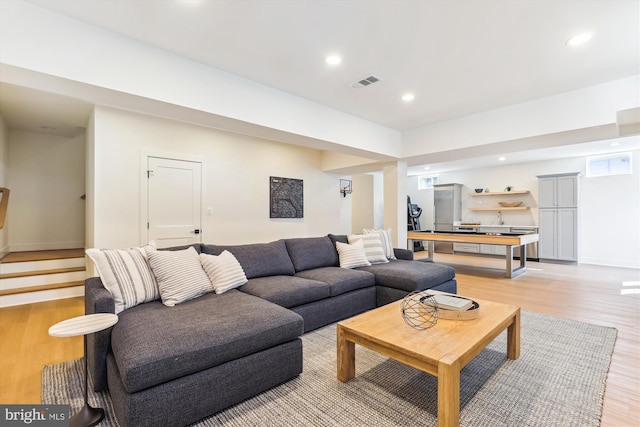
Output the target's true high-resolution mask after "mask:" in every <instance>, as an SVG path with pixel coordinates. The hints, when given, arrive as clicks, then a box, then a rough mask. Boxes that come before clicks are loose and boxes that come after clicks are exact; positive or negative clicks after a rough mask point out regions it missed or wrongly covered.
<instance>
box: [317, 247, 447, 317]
mask: <svg viewBox="0 0 640 427" xmlns="http://www.w3.org/2000/svg"><path fill="white" fill-rule="evenodd" d="M329 237H330V238H331V241H332V242H333V243H334V244H335V242H342V243H348V239H347V236H345V235H333V234H330V235H329ZM394 255H395V257H396V259H391V260H389V262H388V263H382V264H373V265H371V266H367V267H358V268H357V269H356V270H358V271H364V272H368V273H372V274H373V276H374V277H375V284H376V286H375V287H376V307H380V306H383V305H386V304H389V303H391V302H393V301H397V300H400V299H402V298H404V297H405V296H407V294H409V293H410V292H413V291H423V290H426V289H433V290H436V291H443V292H450V293H453V294H455V293H457V290H458V286H457V282H456V280H455V275H456V272H455V270H454V269H453V268H451V267H449V266H447V265H443V264H437V263H433V262H424V261H414V260H413V252H411V251H410V250H407V249H401V248H394Z"/></svg>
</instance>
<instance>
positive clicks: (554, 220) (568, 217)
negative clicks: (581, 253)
mask: <svg viewBox="0 0 640 427" xmlns="http://www.w3.org/2000/svg"><path fill="white" fill-rule="evenodd" d="M579 176H580V174H579V173H577V172H576V173H568V174H557V175H539V176H538V191H539V193H538V197H539V200H538V206H539V215H538V225H539V234H540V241H539V243H538V256H539V257H540V259H551V260H559V261H578V190H579V187H578V179H579Z"/></svg>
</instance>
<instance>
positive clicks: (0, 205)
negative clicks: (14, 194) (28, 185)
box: [0, 187, 9, 229]
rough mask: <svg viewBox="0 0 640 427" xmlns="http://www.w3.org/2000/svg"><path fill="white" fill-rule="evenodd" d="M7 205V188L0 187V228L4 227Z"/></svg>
mask: <svg viewBox="0 0 640 427" xmlns="http://www.w3.org/2000/svg"><path fill="white" fill-rule="evenodd" d="M8 205H9V189H8V188H2V187H0V229H2V228H3V227H4V220H5V219H6V218H7V206H8Z"/></svg>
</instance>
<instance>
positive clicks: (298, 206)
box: [269, 176, 304, 218]
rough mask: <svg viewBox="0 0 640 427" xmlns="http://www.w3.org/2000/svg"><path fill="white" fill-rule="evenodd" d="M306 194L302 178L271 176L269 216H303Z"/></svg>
mask: <svg viewBox="0 0 640 427" xmlns="http://www.w3.org/2000/svg"><path fill="white" fill-rule="evenodd" d="M303 217H304V194H303V182H302V180H301V179H294V178H282V177H279V176H270V177H269V218H303Z"/></svg>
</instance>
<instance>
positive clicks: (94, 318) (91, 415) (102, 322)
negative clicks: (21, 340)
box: [49, 313, 118, 427]
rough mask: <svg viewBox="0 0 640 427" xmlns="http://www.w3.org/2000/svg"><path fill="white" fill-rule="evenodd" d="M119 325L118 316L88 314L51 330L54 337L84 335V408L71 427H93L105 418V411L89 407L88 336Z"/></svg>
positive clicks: (58, 324) (69, 320)
mask: <svg viewBox="0 0 640 427" xmlns="http://www.w3.org/2000/svg"><path fill="white" fill-rule="evenodd" d="M116 323H118V316H116V315H115V314H110V313H99V314H87V315H85V316H79V317H74V318H71V319H67V320H64V321H62V322H60V323H56V324H55V325H53V326H52V327H50V328H49V335H51V336H52V337H75V336H78V335H84V406H83V407H82V409H81V410H80V411H79V412H78V413H77V414H75V415H74V416H73V417H71V419H70V420H69V426H70V427H91V426H95V425H96V424H98V423H99V422H100V421H102V419H103V418H104V409H102V408H92V407H91V406H90V405H89V402H88V398H89V373H88V368H87V335H88V334H92V333H94V332H98V331H102V330H104V329H107V328H109V327H111V326H113V325H115V324H116Z"/></svg>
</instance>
